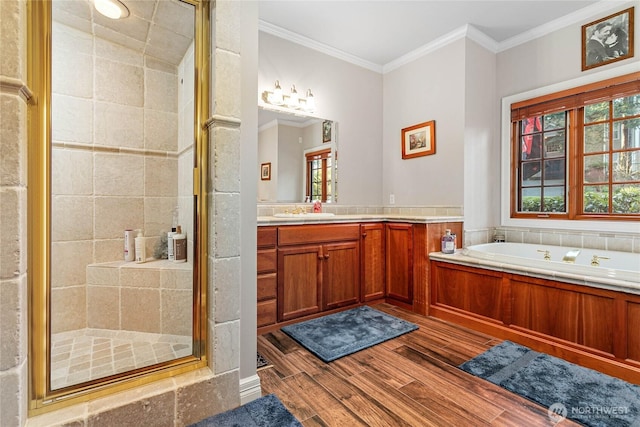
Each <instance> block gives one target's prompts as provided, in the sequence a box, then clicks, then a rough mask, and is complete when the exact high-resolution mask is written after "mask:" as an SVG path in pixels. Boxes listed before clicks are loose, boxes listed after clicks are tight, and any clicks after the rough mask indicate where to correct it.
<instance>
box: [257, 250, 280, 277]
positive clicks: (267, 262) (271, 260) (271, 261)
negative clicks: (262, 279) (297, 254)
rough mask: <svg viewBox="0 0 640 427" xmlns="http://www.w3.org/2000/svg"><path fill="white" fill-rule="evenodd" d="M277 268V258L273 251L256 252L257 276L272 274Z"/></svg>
mask: <svg viewBox="0 0 640 427" xmlns="http://www.w3.org/2000/svg"><path fill="white" fill-rule="evenodd" d="M277 267H278V256H277V252H276V250H275V249H259V250H258V274H261V273H273V272H275V271H276V268H277Z"/></svg>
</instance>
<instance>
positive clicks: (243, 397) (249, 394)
mask: <svg viewBox="0 0 640 427" xmlns="http://www.w3.org/2000/svg"><path fill="white" fill-rule="evenodd" d="M260 397H262V387H260V377H259V376H258V375H253V376H251V377H247V378H240V404H241V405H244V404H245V403H249V402H251V401H252V400H256V399H258V398H260Z"/></svg>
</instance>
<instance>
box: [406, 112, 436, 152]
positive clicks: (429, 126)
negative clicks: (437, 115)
mask: <svg viewBox="0 0 640 427" xmlns="http://www.w3.org/2000/svg"><path fill="white" fill-rule="evenodd" d="M435 153H436V122H435V120H431V121H430V122H424V123H420V124H417V125H414V126H411V127H408V128H404V129H402V158H403V159H411V158H413V157H420V156H428V155H430V154H435Z"/></svg>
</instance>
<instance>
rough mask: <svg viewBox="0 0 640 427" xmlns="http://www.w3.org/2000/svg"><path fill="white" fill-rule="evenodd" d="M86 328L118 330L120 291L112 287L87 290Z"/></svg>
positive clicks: (96, 287) (95, 287) (92, 287)
mask: <svg viewBox="0 0 640 427" xmlns="http://www.w3.org/2000/svg"><path fill="white" fill-rule="evenodd" d="M85 304H86V307H87V313H88V314H87V326H88V327H89V328H97V329H114V330H118V329H120V289H119V288H117V287H112V286H89V288H87V301H86V303H85Z"/></svg>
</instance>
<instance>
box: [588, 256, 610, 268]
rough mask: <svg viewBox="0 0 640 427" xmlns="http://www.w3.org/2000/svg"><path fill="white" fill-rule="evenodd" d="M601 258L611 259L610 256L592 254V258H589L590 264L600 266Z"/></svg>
mask: <svg viewBox="0 0 640 427" xmlns="http://www.w3.org/2000/svg"><path fill="white" fill-rule="evenodd" d="M601 259H611V258H609V257H606V256H598V255H594V256H593V258H591V265H592V266H594V267H600V260H601Z"/></svg>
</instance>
